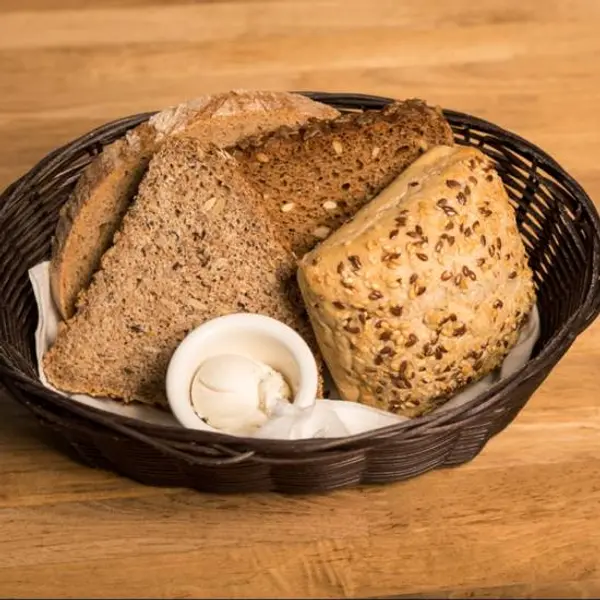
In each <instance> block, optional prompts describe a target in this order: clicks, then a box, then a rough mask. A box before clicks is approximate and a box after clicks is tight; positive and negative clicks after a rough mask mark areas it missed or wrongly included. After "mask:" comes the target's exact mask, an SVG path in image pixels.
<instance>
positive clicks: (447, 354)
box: [298, 146, 535, 417]
mask: <svg viewBox="0 0 600 600" xmlns="http://www.w3.org/2000/svg"><path fill="white" fill-rule="evenodd" d="M298 281H299V284H300V289H301V292H302V296H303V298H304V301H305V303H306V306H307V310H308V313H309V316H310V320H311V323H312V326H313V329H314V330H315V333H316V336H317V340H318V343H319V346H320V348H321V351H322V353H323V356H324V358H325V360H326V362H327V365H328V367H329V370H330V371H331V375H332V377H333V379H334V381H335V383H336V385H337V387H338V389H339V391H340V394H341V396H342V398H343V399H345V400H349V401H354V402H359V403H362V404H366V405H369V406H374V407H377V408H381V409H384V410H388V411H390V412H393V413H397V414H402V415H404V416H408V417H416V416H419V415H423V414H426V413H428V412H429V411H431V410H433V409H434V408H436V407H437V406H439V405H441V404H443V403H444V401H446V400H448V399H449V398H450V397H451V396H453V395H454V394H455V393H456V392H457V391H459V390H460V388H462V387H463V386H465V385H466V384H469V383H471V382H473V381H476V380H478V379H480V378H482V377H484V376H485V375H487V374H488V373H490V372H491V371H493V370H494V369H496V368H497V367H498V366H499V365H500V364H501V362H502V361H503V359H504V358H505V356H506V355H507V354H508V352H509V351H510V350H511V348H512V347H513V346H514V345H515V343H516V342H517V340H518V337H519V332H520V329H521V327H522V326H523V324H524V322H525V320H526V319H527V317H528V315H529V313H530V311H531V309H532V307H533V305H534V303H535V290H534V284H533V274H532V272H531V270H530V268H529V266H528V261H527V255H526V252H525V248H524V245H523V242H522V240H521V238H520V236H519V233H518V230H517V226H516V220H515V214H514V210H513V208H512V206H511V205H510V203H509V199H508V195H507V193H506V190H505V188H504V185H503V183H502V181H501V179H500V177H499V176H498V174H497V172H496V171H495V169H494V166H493V164H492V163H491V161H490V160H489V159H488V158H487V157H486V156H485V155H484V154H483V153H482V152H481V151H479V150H477V149H475V148H466V147H460V146H453V147H449V146H438V147H435V148H433V149H431V150H429V151H428V152H427V153H425V154H424V155H423V156H422V157H420V158H419V159H418V160H416V161H415V162H414V163H413V164H412V165H411V166H410V167H408V169H406V170H405V171H404V172H403V173H402V174H401V175H400V176H399V177H398V178H396V179H395V180H394V181H393V183H392V184H391V185H390V186H388V187H387V188H386V189H385V190H384V191H383V192H382V193H380V194H379V195H378V196H377V197H376V198H375V199H374V200H372V201H371V202H370V203H369V204H368V205H367V206H365V207H364V208H362V209H361V210H360V211H359V212H358V213H357V214H356V216H355V217H354V218H353V219H352V220H351V221H349V222H348V223H346V224H345V225H343V226H342V227H340V228H339V229H338V230H337V231H336V232H334V233H333V234H332V235H331V236H330V237H329V238H328V239H327V240H325V241H323V242H322V243H321V244H320V245H319V246H317V247H316V248H315V249H314V250H312V251H311V252H309V253H308V254H306V255H305V256H304V257H303V259H302V260H301V261H300V263H299V269H298Z"/></svg>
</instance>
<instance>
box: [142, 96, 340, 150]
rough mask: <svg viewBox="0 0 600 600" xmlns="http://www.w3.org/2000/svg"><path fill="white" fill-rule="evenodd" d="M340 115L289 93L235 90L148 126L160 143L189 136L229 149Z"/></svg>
mask: <svg viewBox="0 0 600 600" xmlns="http://www.w3.org/2000/svg"><path fill="white" fill-rule="evenodd" d="M337 116H339V112H338V111H337V110H336V109H335V108H332V107H331V106H328V105H326V104H322V103H319V102H315V101H314V100H311V99H310V98H307V97H306V96H301V95H300V94H293V93H289V92H268V91H254V90H232V91H230V92H225V93H218V94H210V95H206V96H201V97H199V98H195V99H194V100H190V101H189V102H184V103H183V104H179V105H177V106H173V107H170V108H167V109H165V110H162V111H161V112H159V113H156V114H155V115H153V116H152V117H150V119H149V121H148V123H149V124H150V125H151V126H152V127H153V128H154V129H155V131H156V132H157V134H156V137H157V139H158V140H161V139H163V138H164V137H165V136H170V135H185V136H186V137H195V138H198V139H199V140H203V141H206V142H209V143H211V144H215V145H216V146H219V147H225V146H228V145H230V144H235V143H236V142H238V141H239V140H241V139H243V138H246V137H249V136H254V135H258V134H263V133H266V132H269V131H272V130H273V129H276V128H277V127H280V126H295V125H299V124H303V123H305V122H306V121H308V120H309V119H317V120H323V119H334V118H335V117H337Z"/></svg>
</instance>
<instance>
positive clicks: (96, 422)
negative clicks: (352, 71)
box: [0, 93, 600, 493]
mask: <svg viewBox="0 0 600 600" xmlns="http://www.w3.org/2000/svg"><path fill="white" fill-rule="evenodd" d="M307 95H309V96H311V97H313V98H315V99H317V100H320V101H323V102H327V103H329V104H332V105H334V106H335V107H336V108H339V109H342V110H357V109H358V110H360V109H366V108H369V109H379V108H381V107H383V106H384V105H385V104H386V103H388V102H390V99H387V98H378V97H373V96H363V95H356V94H322V93H309V94H307ZM445 114H446V116H447V118H448V120H449V121H450V123H451V125H452V128H453V130H454V133H455V137H456V141H457V142H458V143H460V144H471V145H475V146H478V147H480V148H481V149H482V150H483V151H484V152H485V153H486V154H487V155H488V156H490V157H491V158H492V159H494V160H495V161H496V164H497V168H498V171H499V173H500V175H501V176H502V178H503V180H504V182H505V184H506V186H507V189H508V191H509V194H510V197H511V199H512V200H513V201H514V204H515V206H516V208H517V220H518V224H519V228H520V231H521V234H522V237H523V239H524V242H525V244H526V246H527V249H528V252H529V256H530V264H531V267H532V268H533V270H534V272H535V279H536V284H537V288H538V296H539V301H538V306H539V309H540V317H541V337H540V339H539V341H538V343H537V346H536V348H535V350H534V355H533V358H532V360H531V361H530V362H529V363H528V364H527V365H526V367H525V368H523V369H522V370H521V371H520V372H519V373H517V374H516V375H515V376H513V377H510V378H508V379H505V380H503V381H501V382H500V383H499V384H498V385H496V386H495V387H493V388H492V389H490V390H489V391H488V392H487V393H486V394H485V395H484V396H480V397H479V398H477V399H476V400H474V401H471V402H469V403H467V404H466V405H463V406H461V407H459V408H455V409H452V410H448V411H446V412H444V413H443V414H438V415H429V416H425V417H421V418H418V419H414V420H411V421H408V422H404V423H400V424H397V425H392V426H389V427H386V428H385V429H380V430H377V431H375V432H369V433H365V434H361V435H357V436H353V437H349V438H344V439H334V440H331V439H329V440H323V439H320V440H302V441H273V440H255V439H247V440H240V439H236V438H231V437H229V436H225V435H221V434H213V433H206V432H199V431H190V430H185V429H182V428H176V427H160V426H152V425H148V424H145V423H141V422H139V421H135V420H131V419H127V418H125V417H120V416H116V415H112V414H109V413H106V412H102V411H100V410H96V409H94V408H90V407H87V406H84V405H81V404H78V403H75V402H73V401H70V400H68V399H66V398H64V397H62V396H59V395H57V394H54V393H52V392H51V391H49V390H48V389H46V388H45V387H43V386H42V384H41V383H40V381H39V378H38V375H37V371H36V366H35V356H34V331H35V328H36V325H37V316H38V315H37V308H36V305H35V300H34V295H33V291H32V288H31V285H30V283H29V279H28V275H27V270H28V269H29V268H30V267H32V266H33V265H35V264H36V263H38V262H40V261H41V260H44V259H47V258H48V255H49V246H50V239H51V236H52V233H53V231H54V228H55V225H56V221H57V216H58V211H59V208H60V206H61V205H62V204H63V202H64V201H65V200H66V198H67V196H68V194H69V192H70V191H71V190H72V188H73V186H74V184H75V182H76V180H77V178H78V176H79V174H80V173H81V170H82V168H83V167H85V166H86V165H87V164H88V163H89V162H90V160H91V158H92V157H93V156H95V155H96V154H98V153H99V152H100V151H101V150H102V147H103V145H105V144H107V143H109V142H111V141H113V140H114V139H116V138H118V137H120V136H121V135H123V133H124V132H125V131H127V130H128V129H130V128H132V127H134V126H135V125H137V124H139V123H140V122H142V121H144V120H145V119H147V118H148V117H149V116H150V114H142V115H136V116H133V117H128V118H125V119H122V120H119V121H116V122H113V123H109V124H107V125H105V126H103V127H100V128H99V129H96V130H94V131H92V132H90V133H88V134H87V135H84V136H83V137H81V138H79V139H78V140H75V141H74V142H72V143H70V144H67V145H66V146H64V147H62V148H59V149H57V150H55V151H54V152H52V153H51V154H49V155H48V156H47V157H46V158H44V159H43V160H42V161H41V162H40V163H39V164H38V165H37V166H35V167H34V168H33V169H32V170H31V171H30V172H29V173H27V174H26V175H25V176H24V177H22V178H21V179H19V180H18V181H16V182H15V183H13V184H12V185H11V186H9V187H8V188H7V189H6V190H5V191H4V193H3V194H2V196H1V197H0V231H1V232H2V234H1V237H0V377H1V380H2V383H3V384H4V385H5V386H6V388H8V389H9V391H10V392H11V393H12V395H14V397H15V398H16V399H17V400H18V401H20V402H21V403H23V404H24V405H25V406H27V407H28V408H29V409H30V410H31V411H32V412H33V413H34V414H35V415H36V416H37V418H38V419H39V421H40V422H41V423H42V424H43V425H44V426H46V427H47V428H48V429H47V431H49V432H51V433H53V434H54V435H53V436H52V437H53V438H54V439H55V441H58V442H59V443H60V444H61V447H62V448H64V449H65V450H72V451H73V452H71V454H73V455H74V456H76V457H78V458H79V459H81V460H82V461H83V462H84V463H85V464H87V465H89V466H92V467H100V468H105V469H111V470H113V471H116V472H117V473H120V474H122V475H125V476H127V477H130V478H132V479H135V480H137V481H140V482H143V483H145V484H150V485H158V486H160V485H165V486H183V487H190V488H195V489H198V490H203V491H214V492H244V491H246V492H250V491H267V490H274V491H279V492H288V493H289V492H300V493H306V492H318V491H325V490H332V489H335V488H341V487H347V486H353V485H356V484H359V483H382V482H390V481H397V480H402V479H407V478H411V477H414V476H416V475H419V474H421V473H424V472H426V471H429V470H431V469H435V468H439V467H449V466H455V465H459V464H461V463H465V462H467V461H469V460H471V459H473V458H474V457H475V456H476V455H477V454H478V453H479V452H480V451H481V450H482V448H483V447H484V445H485V444H486V442H487V441H488V440H489V439H490V438H491V437H492V436H493V435H495V434H497V433H498V432H500V431H501V430H502V429H504V428H505V427H506V426H507V425H508V424H509V423H510V422H511V421H512V420H513V419H514V418H515V416H516V415H517V414H518V413H519V411H520V410H521V408H522V407H523V406H524V404H525V403H526V402H527V400H528V399H529V398H530V396H531V395H532V394H533V392H534V391H535V390H536V389H537V388H538V387H539V386H540V384H541V383H542V382H543V381H544V379H545V378H546V377H547V376H548V374H549V373H550V371H551V370H552V368H553V367H554V365H556V363H557V362H558V361H559V360H560V358H561V357H562V356H563V354H564V353H565V352H566V351H567V350H568V348H569V347H570V346H571V344H572V343H573V341H574V340H575V338H576V336H577V335H578V334H579V333H581V331H583V330H584V329H585V328H586V327H587V326H588V325H589V324H590V323H591V322H592V321H593V320H594V318H595V317H596V316H597V314H598V313H599V312H600V308H599V307H600V293H599V290H598V282H599V276H600V221H599V217H598V214H597V212H596V210H595V208H594V205H593V204H592V202H591V201H590V199H589V198H588V196H587V195H586V194H585V192H584V191H583V190H582V188H581V187H580V186H579V185H578V184H577V183H576V182H575V181H574V180H573V179H572V178H571V177H570V176H569V175H568V174H567V173H565V171H564V170H563V169H561V167H560V166H559V165H558V164H556V162H555V161H554V160H552V159H551V158H550V157H549V156H548V155H546V154H545V153H544V152H542V151H541V150H539V149H538V148H536V147H535V146H533V145H532V144H530V143H528V142H526V141H525V140H523V139H521V138H519V137H518V136H516V135H514V134H512V133H509V132H506V131H504V130H503V129H501V128H500V127H497V126H495V125H492V124H490V123H488V122H486V121H483V120H480V119H477V118H474V117H471V116H468V115H464V114H461V113H457V112H454V111H445Z"/></svg>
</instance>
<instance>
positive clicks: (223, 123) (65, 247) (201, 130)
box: [50, 90, 339, 319]
mask: <svg viewBox="0 0 600 600" xmlns="http://www.w3.org/2000/svg"><path fill="white" fill-rule="evenodd" d="M338 115H339V113H338V111H337V110H335V109H333V108H331V107H330V106H327V105H325V104H321V103H318V102H314V101H313V100H310V99H309V98H306V97H304V96H300V95H298V94H290V93H287V92H266V91H253V90H233V91H230V92H223V93H218V94H211V95H207V96H201V97H199V98H195V99H193V100H190V101H189V102H185V103H183V104H179V105H177V106H173V107H170V108H167V109H165V110H163V111H161V112H159V113H156V114H155V115H153V116H152V117H151V118H150V120H149V121H148V122H147V123H143V124H141V125H140V126H138V127H136V128H135V129H134V130H132V131H130V132H129V133H128V134H127V135H126V136H124V137H123V138H121V139H118V140H116V141H115V142H114V143H112V144H110V145H108V146H107V147H106V148H105V149H104V151H103V152H102V153H101V154H100V155H99V156H98V157H97V158H96V159H95V160H94V161H92V162H91V163H90V165H89V166H88V167H87V168H86V169H85V171H84V172H83V174H82V176H81V178H80V179H79V181H78V183H77V185H76V187H75V190H74V191H73V194H72V195H71V196H70V198H69V199H68V201H67V202H66V204H65V205H64V206H63V209H62V211H61V215H60V218H59V222H58V225H57V228H56V232H55V236H54V239H53V246H52V257H51V261H50V284H51V289H52V297H53V300H54V303H55V305H56V307H57V308H58V310H59V312H60V314H61V316H62V317H63V319H65V318H68V317H70V316H72V315H73V313H74V311H75V309H76V303H77V297H78V295H79V293H80V292H81V290H83V289H85V288H86V287H87V285H88V284H89V281H90V279H91V276H92V274H93V273H94V271H95V270H96V269H97V268H98V265H99V263H100V257H101V256H102V254H103V253H104V251H105V250H106V249H107V248H108V247H109V246H110V244H111V243H112V239H113V235H114V233H115V231H117V229H118V227H119V225H120V223H121V220H122V218H123V215H124V214H125V212H126V210H127V208H128V206H129V203H130V201H131V199H132V198H133V196H134V195H135V193H136V191H137V187H138V184H139V182H140V180H141V178H142V176H143V174H144V172H145V170H146V168H147V166H148V162H149V161H150V158H151V157H152V155H153V154H154V152H155V151H156V150H157V148H158V147H159V146H160V144H161V143H162V141H163V140H164V139H165V138H167V137H171V136H176V135H184V136H186V137H194V138H198V139H200V140H202V141H204V142H205V143H211V144H215V145H216V146H219V147H222V146H228V145H231V144H234V143H236V142H237V141H238V140H240V139H242V138H244V137H246V136H249V135H255V134H257V133H259V132H265V131H272V130H273V129H275V128H277V127H280V126H281V125H298V124H302V123H304V122H306V121H307V120H308V119H309V118H315V119H331V118H334V117H336V116H338Z"/></svg>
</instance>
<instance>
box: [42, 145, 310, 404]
mask: <svg viewBox="0 0 600 600" xmlns="http://www.w3.org/2000/svg"><path fill="white" fill-rule="evenodd" d="M290 265H293V263H292V261H291V260H290V256H289V252H288V251H287V250H286V249H285V248H284V247H283V246H282V245H281V244H279V243H278V242H277V241H276V236H275V232H274V231H273V228H272V226H271V224H270V222H269V220H268V218H267V216H266V214H265V211H264V207H263V206H262V200H261V198H260V197H259V196H258V194H257V193H256V191H255V190H254V189H253V188H252V186H250V185H249V184H248V183H247V182H246V181H245V179H244V178H243V177H242V176H240V174H239V172H238V167H237V165H236V163H235V161H234V160H233V159H232V158H231V157H230V156H229V155H228V154H227V153H226V152H224V151H223V150H220V149H217V148H216V147H208V148H207V147H206V146H205V145H204V144H203V143H202V142H200V141H199V140H196V139H191V138H183V137H181V138H179V137H174V138H169V139H167V140H166V141H165V142H164V144H162V145H161V147H160V149H159V150H158V151H157V152H156V154H155V155H154V157H153V158H152V160H151V162H150V166H149V168H148V171H147V173H146V175H145V177H144V178H143V180H142V183H141V184H140V188H139V193H138V195H137V197H136V199H135V201H134V202H133V204H132V205H131V207H130V208H129V210H128V212H127V214H126V215H125V216H124V218H123V221H122V228H121V229H120V230H119V232H118V233H117V234H116V235H115V238H114V245H113V246H112V247H111V248H109V249H108V250H107V251H106V253H105V254H104V255H103V257H102V260H101V266H100V269H99V270H98V271H97V272H96V273H95V275H94V276H93V278H92V282H91V283H90V286H89V287H88V289H87V290H86V291H84V292H83V293H82V295H81V303H80V306H79V310H78V311H77V312H76V314H75V316H74V317H73V318H71V319H69V320H68V321H66V322H64V323H62V324H61V326H60V329H59V333H58V336H57V339H56V342H55V344H54V345H53V346H52V348H51V349H50V350H49V351H48V352H47V353H46V355H45V356H44V359H43V365H44V371H45V374H46V376H47V378H48V380H49V381H50V382H51V384H52V385H54V386H55V387H57V388H58V389H61V390H64V391H66V392H71V393H85V394H90V395H94V396H107V397H114V398H120V399H123V400H124V401H126V402H127V401H139V402H144V403H151V404H157V405H166V396H165V391H164V385H165V384H164V381H165V375H166V370H167V366H168V362H169V360H170V358H171V355H172V353H173V351H174V350H175V348H176V347H177V345H178V343H179V342H180V341H181V340H182V339H183V337H184V336H185V335H186V334H187V332H189V331H190V330H191V329H193V328H194V327H196V326H198V325H200V324H201V323H204V322H205V321H207V320H208V319H211V318H215V317H218V316H221V315H225V314H229V313H233V312H243V311H250V312H257V313H261V314H265V315H269V316H271V317H274V318H276V319H279V320H280V321H282V322H284V323H286V324H288V325H290V326H291V327H293V328H294V329H295V330H297V331H298V332H299V333H300V334H301V335H302V336H303V337H304V338H305V339H307V340H313V347H315V344H314V337H313V334H312V330H311V329H310V325H309V324H308V322H307V321H306V320H305V319H304V318H303V317H302V307H300V306H297V305H294V304H293V303H292V302H291V300H290V298H289V296H288V294H287V289H286V282H287V281H288V280H289V277H290ZM309 343H310V342H309Z"/></svg>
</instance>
